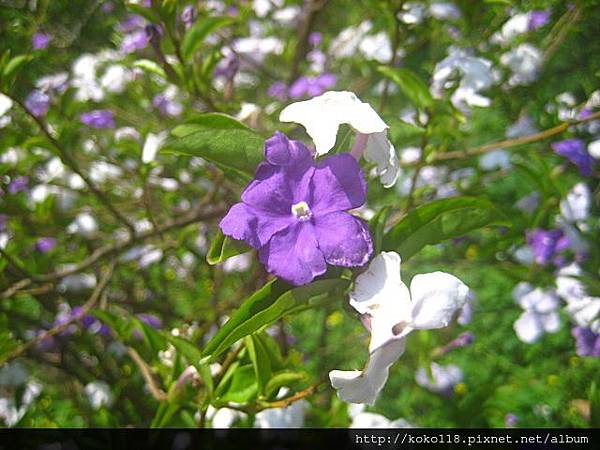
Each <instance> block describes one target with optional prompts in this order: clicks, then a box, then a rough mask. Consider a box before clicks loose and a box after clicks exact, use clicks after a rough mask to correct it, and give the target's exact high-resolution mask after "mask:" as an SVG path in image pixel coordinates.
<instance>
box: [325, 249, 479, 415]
mask: <svg viewBox="0 0 600 450" xmlns="http://www.w3.org/2000/svg"><path fill="white" fill-rule="evenodd" d="M468 293H469V288H468V287H467V286H466V285H465V284H464V283H463V282H462V281H460V280H459V279H458V278H456V277H454V276H452V275H450V274H447V273H444V272H433V273H427V274H421V275H416V276H415V277H414V278H413V279H412V281H411V285H410V291H409V289H408V288H407V287H406V285H405V284H404V283H403V282H402V280H401V278H400V256H399V255H398V254H397V253H395V252H382V253H380V254H379V255H378V256H376V257H375V258H374V259H373V260H372V261H371V264H370V265H369V268H368V270H367V271H366V272H364V273H362V274H361V275H359V276H358V277H357V279H356V284H355V287H354V290H353V291H352V293H351V294H350V304H351V305H352V307H353V308H354V309H356V310H357V311H358V312H359V313H360V314H361V316H362V317H363V319H364V321H365V322H366V324H367V326H368V328H369V329H370V331H371V341H370V344H369V354H370V356H369V361H368V362H367V365H366V367H365V369H364V370H363V371H360V370H354V371H340V370H333V371H331V372H330V373H329V378H330V380H331V384H332V386H333V387H334V388H336V389H338V395H339V397H340V398H341V399H342V400H345V401H348V402H352V403H369V404H373V403H374V402H375V400H376V398H377V394H378V393H379V391H381V389H382V388H383V385H384V384H385V382H386V380H387V378H388V373H389V368H390V366H391V365H392V364H393V363H394V362H395V361H396V360H397V359H398V358H399V357H400V356H401V355H402V353H403V352H404V346H405V339H404V338H405V337H406V336H407V335H408V334H409V333H410V332H412V331H413V330H419V329H422V330H430V329H435V328H442V327H445V326H447V325H448V324H449V323H450V321H451V319H452V316H453V315H454V314H455V312H456V311H458V310H459V309H460V308H461V307H462V306H463V305H464V303H465V301H466V299H467V296H468Z"/></svg>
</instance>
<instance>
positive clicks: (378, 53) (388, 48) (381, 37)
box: [358, 31, 392, 64]
mask: <svg viewBox="0 0 600 450" xmlns="http://www.w3.org/2000/svg"><path fill="white" fill-rule="evenodd" d="M358 49H359V50H360V52H361V53H362V54H363V56H364V57H365V58H368V59H374V60H375V61H378V62H380V63H385V64H387V63H389V62H390V60H391V59H392V43H391V42H390V38H389V37H388V34H387V33H386V32H385V31H381V32H379V33H377V34H370V35H367V36H365V37H363V38H362V40H361V42H360V44H359V45H358Z"/></svg>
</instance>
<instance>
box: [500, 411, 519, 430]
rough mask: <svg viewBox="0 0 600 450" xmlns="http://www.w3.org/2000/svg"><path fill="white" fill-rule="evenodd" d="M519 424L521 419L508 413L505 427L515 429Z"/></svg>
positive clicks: (505, 417) (505, 418)
mask: <svg viewBox="0 0 600 450" xmlns="http://www.w3.org/2000/svg"><path fill="white" fill-rule="evenodd" d="M518 422H519V417H518V416H517V415H516V414H513V413H508V414H507V415H506V416H504V426H506V428H514V427H516V426H517V423H518Z"/></svg>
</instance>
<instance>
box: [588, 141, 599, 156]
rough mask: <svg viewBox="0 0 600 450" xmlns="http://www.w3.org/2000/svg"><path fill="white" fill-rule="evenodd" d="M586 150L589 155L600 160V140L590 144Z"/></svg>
mask: <svg viewBox="0 0 600 450" xmlns="http://www.w3.org/2000/svg"><path fill="white" fill-rule="evenodd" d="M587 149H588V153H589V154H590V155H592V156H593V157H594V158H596V159H600V139H597V140H595V141H592V142H590V143H589V144H588V148H587Z"/></svg>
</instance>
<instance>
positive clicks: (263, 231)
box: [219, 203, 293, 248]
mask: <svg viewBox="0 0 600 450" xmlns="http://www.w3.org/2000/svg"><path fill="white" fill-rule="evenodd" d="M292 220H293V219H292V218H291V217H285V216H276V215H270V214H268V213H265V212H260V214H256V212H255V211H253V210H252V208H251V207H249V206H248V205H246V204H244V203H236V204H235V205H233V206H232V207H231V209H230V210H229V212H228V213H227V215H226V216H225V217H223V219H221V222H220V223H219V227H220V228H221V230H222V231H223V234H225V235H226V236H230V237H232V238H234V239H238V240H242V241H244V242H246V243H247V244H248V245H250V246H251V247H254V248H260V247H262V246H263V245H265V244H267V242H269V239H271V236H273V234H275V233H277V232H278V231H280V230H282V229H283V228H285V227H287V226H289V225H290V224H291V223H292Z"/></svg>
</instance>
